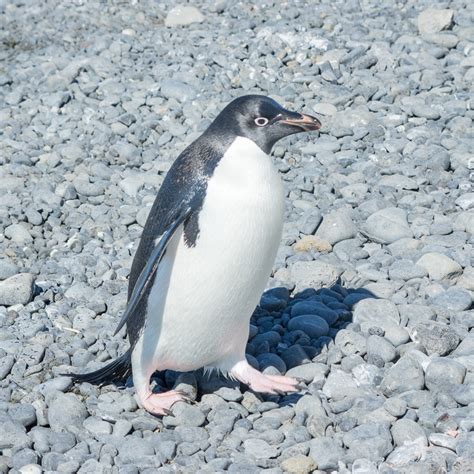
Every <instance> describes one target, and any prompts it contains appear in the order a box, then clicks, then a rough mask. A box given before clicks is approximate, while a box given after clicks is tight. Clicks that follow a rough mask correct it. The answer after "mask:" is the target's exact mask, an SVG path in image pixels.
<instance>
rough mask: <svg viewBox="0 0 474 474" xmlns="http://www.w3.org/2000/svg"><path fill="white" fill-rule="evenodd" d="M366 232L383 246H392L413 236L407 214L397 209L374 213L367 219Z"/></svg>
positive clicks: (391, 208) (392, 208)
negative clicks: (393, 243) (397, 241)
mask: <svg viewBox="0 0 474 474" xmlns="http://www.w3.org/2000/svg"><path fill="white" fill-rule="evenodd" d="M364 231H365V233H366V234H367V235H368V236H369V237H370V238H372V239H373V240H375V241H376V242H379V243H382V244H391V243H392V242H395V241H396V240H399V239H403V238H408V237H412V236H413V232H412V231H411V229H410V226H409V225H408V222H407V216H406V212H405V211H404V210H403V209H399V208H396V207H388V208H386V209H381V210H380V211H377V212H374V213H373V214H372V215H370V216H369V218H368V219H367V221H366V223H365V225H364Z"/></svg>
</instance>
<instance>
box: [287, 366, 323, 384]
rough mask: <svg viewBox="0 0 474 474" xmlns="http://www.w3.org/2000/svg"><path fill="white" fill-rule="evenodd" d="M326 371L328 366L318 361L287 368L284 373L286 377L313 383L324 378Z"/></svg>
mask: <svg viewBox="0 0 474 474" xmlns="http://www.w3.org/2000/svg"><path fill="white" fill-rule="evenodd" d="M327 372H328V368H327V366H326V365H324V364H321V363H319V362H311V363H309V364H303V365H300V366H298V367H293V368H292V369H290V370H288V371H287V372H286V374H285V375H286V376H287V377H293V378H295V379H298V380H303V382H305V383H313V382H318V381H321V380H324V379H325V376H326V373H327Z"/></svg>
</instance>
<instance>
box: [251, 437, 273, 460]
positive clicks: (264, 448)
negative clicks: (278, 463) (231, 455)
mask: <svg viewBox="0 0 474 474" xmlns="http://www.w3.org/2000/svg"><path fill="white" fill-rule="evenodd" d="M243 447H244V450H245V455H246V456H249V457H251V458H254V459H270V458H275V457H276V456H278V449H277V448H276V447H275V446H271V445H269V444H268V443H267V442H266V441H264V440H263V439H258V438H249V439H246V440H245V441H244V443H243Z"/></svg>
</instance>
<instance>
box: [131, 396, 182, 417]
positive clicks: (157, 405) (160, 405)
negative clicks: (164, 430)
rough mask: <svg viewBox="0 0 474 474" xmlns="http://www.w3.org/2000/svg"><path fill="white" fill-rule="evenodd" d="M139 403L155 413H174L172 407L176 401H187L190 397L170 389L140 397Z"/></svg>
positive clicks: (159, 414)
mask: <svg viewBox="0 0 474 474" xmlns="http://www.w3.org/2000/svg"><path fill="white" fill-rule="evenodd" d="M138 398H139V400H138V401H139V404H140V406H142V407H143V408H144V409H145V410H146V411H148V412H150V413H152V414H153V415H157V416H163V415H173V413H172V412H171V410H170V409H171V407H172V406H173V405H174V404H175V403H176V402H187V401H188V397H187V396H186V394H184V393H183V392H180V391H177V390H170V391H169V392H164V393H149V394H148V395H146V396H144V397H140V396H139V397H138Z"/></svg>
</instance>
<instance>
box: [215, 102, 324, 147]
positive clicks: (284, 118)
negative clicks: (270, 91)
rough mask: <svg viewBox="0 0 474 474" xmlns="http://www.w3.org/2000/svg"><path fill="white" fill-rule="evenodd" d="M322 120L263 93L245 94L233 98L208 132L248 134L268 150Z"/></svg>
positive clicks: (315, 126)
mask: <svg viewBox="0 0 474 474" xmlns="http://www.w3.org/2000/svg"><path fill="white" fill-rule="evenodd" d="M320 127H321V123H320V122H319V120H318V119H316V118H314V117H311V116H310V115H304V114H300V113H297V112H291V111H290V110H286V109H284V108H283V107H282V106H281V105H280V104H279V103H278V102H276V101H274V100H273V99H270V98H269V97H265V96H263V95H244V96H242V97H239V98H237V99H235V100H233V101H232V102H231V103H230V104H229V105H227V107H225V109H224V110H223V111H222V112H221V113H220V114H219V115H218V116H217V118H216V119H215V120H214V122H213V123H212V124H211V126H210V127H209V129H208V130H209V132H210V133H217V134H222V135H228V134H229V133H231V134H232V135H234V136H240V137H245V138H249V139H250V140H252V141H254V142H255V143H256V144H257V145H258V146H259V147H260V148H261V149H262V150H263V151H265V152H266V153H269V152H270V151H271V149H272V147H273V145H274V144H275V143H276V142H277V141H278V140H280V139H281V138H285V137H287V136H289V135H293V134H295V133H299V132H309V131H312V130H319V128H320Z"/></svg>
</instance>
